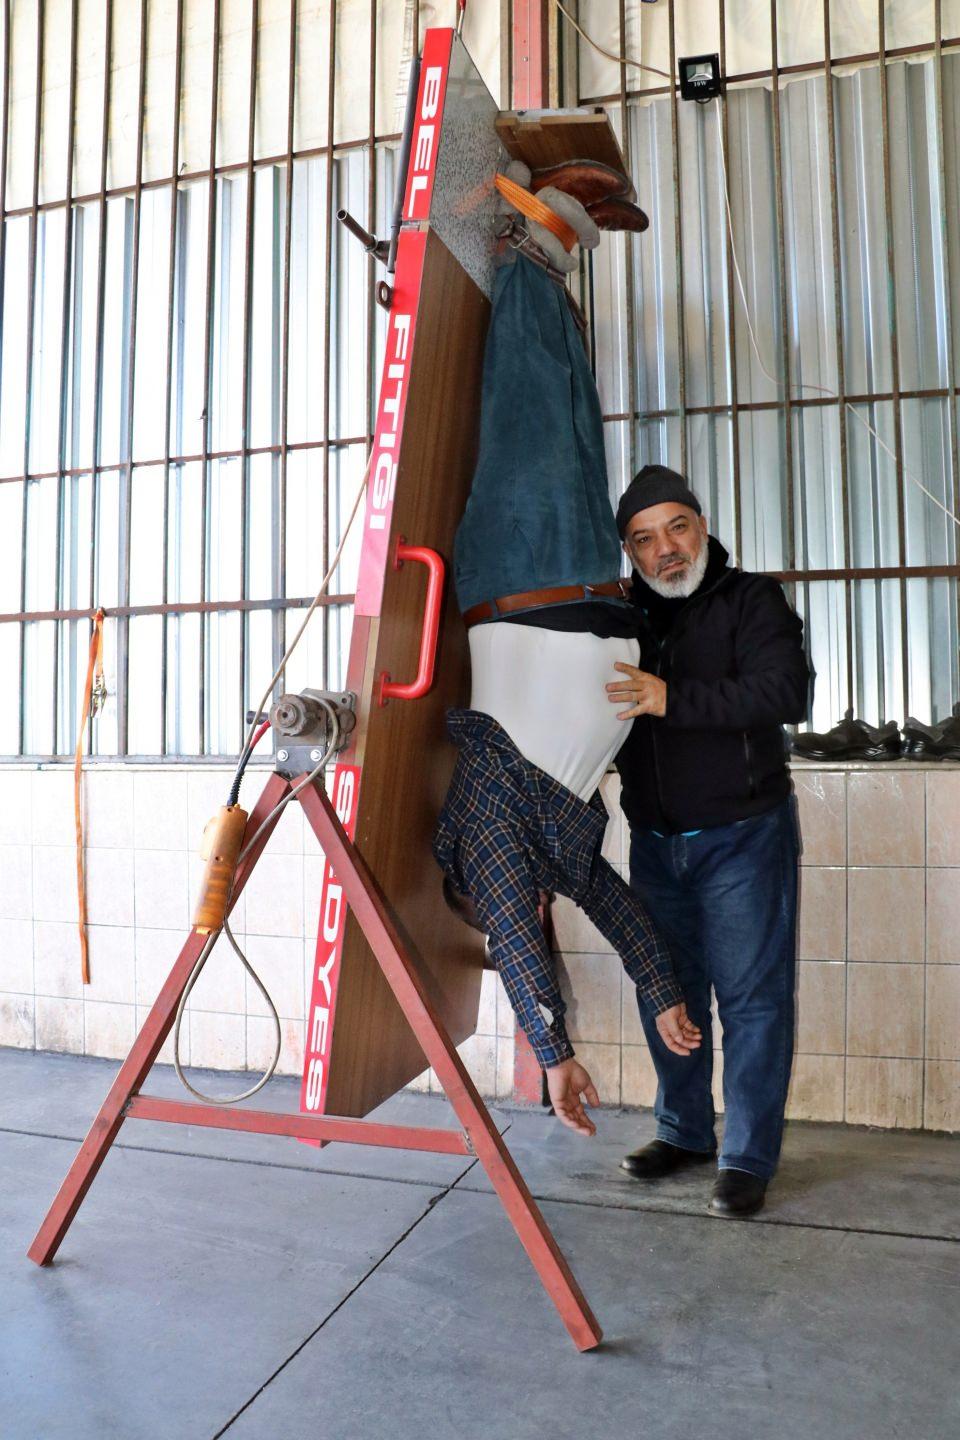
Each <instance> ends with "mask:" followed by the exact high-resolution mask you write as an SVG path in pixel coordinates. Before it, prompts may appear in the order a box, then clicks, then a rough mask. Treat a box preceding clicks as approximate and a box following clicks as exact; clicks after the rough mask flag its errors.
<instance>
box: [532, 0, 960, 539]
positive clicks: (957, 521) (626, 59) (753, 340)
mask: <svg viewBox="0 0 960 1440" xmlns="http://www.w3.org/2000/svg"><path fill="white" fill-rule="evenodd" d="M553 3H554V4H555V5H556V7H557V9H558V10H559V11H560V13H561V15H563V16H564V17H565V19H566V20H567V21H568V23H569V24H570V25H572V26H573V28H574V30H576V31H577V33H578V34H579V35H581V36H582V37H583V39H584V40H585V41H586V42H587V44H588V45H590V46H592V48H593V49H594V50H596V51H597V52H598V54H600V55H603V56H605V57H606V58H607V59H608V60H613V61H614V63H615V64H618V65H621V66H626V65H633V66H635V67H636V68H637V69H638V70H647V71H649V72H650V73H651V74H653V75H663V76H664V78H665V79H667V80H670V79H671V78H672V77H671V76H670V75H667V74H665V72H664V71H663V70H657V69H656V68H655V67H654V66H652V65H642V64H641V63H640V61H639V60H634V59H631V57H630V56H628V55H617V54H614V53H612V52H611V51H609V50H605V49H604V48H603V46H602V45H598V44H597V42H596V41H595V40H593V39H592V38H591V36H589V35H588V34H587V33H586V31H585V30H583V29H581V27H580V26H579V25H578V24H577V22H576V21H575V20H574V19H573V17H572V15H570V13H569V12H568V11H567V10H566V9H565V8H564V6H563V5H562V4H561V0H553ZM716 98H717V134H718V139H719V146H720V168H721V171H722V174H723V199H724V212H725V218H726V223H727V235H728V237H729V241H730V258H731V260H732V262H733V270H734V274H735V275H736V278H737V288H738V290H739V292H740V302H741V304H742V306H743V313H744V318H745V319H746V322H747V333H748V334H749V336H750V345H751V348H752V350H753V353H754V354H755V355H756V357H757V364H758V365H759V366H760V369H761V370H762V371H763V373H764V375H765V376H766V377H767V379H768V380H769V381H770V382H771V383H772V384H773V385H775V386H776V387H777V389H778V390H786V389H787V385H786V382H785V381H783V380H778V379H777V377H776V376H775V375H772V374H771V373H770V371H769V370H768V369H767V367H766V365H765V364H764V362H763V356H762V355H761V353H760V346H759V343H758V341H757V336H756V331H755V329H754V325H753V319H752V317H751V314H750V306H749V304H748V302H747V293H746V288H745V286H744V283H743V276H742V274H741V271H740V262H739V260H738V257H737V247H736V241H735V239H734V234H733V215H732V212H731V208H730V184H729V177H728V174H727V156H726V151H725V149H724V144H723V124H722V111H721V104H722V100H721V97H720V96H717V97H716ZM707 103H709V102H707ZM798 388H799V389H800V390H801V391H802V390H812V391H816V392H817V393H818V394H820V395H825V396H827V397H828V398H829V399H831V400H839V399H840V396H839V395H838V394H837V392H836V391H835V390H831V389H829V388H828V387H827V386H825V385H813V384H811V383H810V382H809V381H799V382H798ZM843 404H844V406H845V407H846V409H847V410H849V412H850V414H851V415H853V416H855V417H856V419H857V420H858V421H859V422H860V424H861V425H862V426H863V427H864V429H865V430H867V431H869V433H870V434H871V435H872V436H873V438H874V440H876V442H877V444H878V445H879V446H880V448H881V450H883V451H885V452H886V454H887V455H889V456H890V458H891V460H892V461H893V462H894V465H896V463H897V457H896V454H895V452H894V451H893V450H891V449H890V446H889V445H888V444H887V443H886V441H885V440H884V439H883V438H882V437H881V436H880V435H879V434H878V433H877V431H876V430H875V429H874V427H873V426H872V425H871V424H870V421H869V420H867V419H866V418H865V416H863V415H861V414H860V412H859V410H858V409H857V408H856V406H854V405H852V404H851V403H850V401H849V400H844V401H843ZM900 468H901V470H902V471H903V474H904V476H905V477H906V479H907V480H909V481H910V482H911V484H913V485H915V486H916V487H917V489H918V490H921V491H922V492H923V494H924V495H926V497H927V499H928V500H931V501H932V502H933V504H934V505H936V506H937V508H938V509H940V510H942V511H943V513H944V515H946V516H947V518H948V519H949V520H952V521H953V523H954V525H957V526H958V527H960V517H958V516H957V515H956V514H954V512H953V511H952V510H951V509H950V508H949V507H948V506H947V505H944V503H943V501H942V500H940V499H938V498H937V496H936V495H934V493H933V491H932V490H929V489H928V488H927V486H926V485H924V483H923V481H922V480H919V479H918V478H917V476H916V475H914V474H913V472H912V471H910V470H908V469H907V466H906V465H905V464H903V463H902V462H901V466H900Z"/></svg>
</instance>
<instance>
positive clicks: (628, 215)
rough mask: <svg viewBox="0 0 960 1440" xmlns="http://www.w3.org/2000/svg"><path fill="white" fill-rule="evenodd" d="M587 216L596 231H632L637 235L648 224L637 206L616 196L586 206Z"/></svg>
mask: <svg viewBox="0 0 960 1440" xmlns="http://www.w3.org/2000/svg"><path fill="white" fill-rule="evenodd" d="M587 214H588V215H589V216H590V219H591V220H592V221H593V222H594V224H595V225H596V227H597V229H598V230H633V231H634V232H635V233H636V234H638V235H639V234H640V233H641V231H643V230H646V228H647V226H648V225H649V224H650V221H649V220H648V218H647V216H646V215H645V214H644V212H643V211H642V210H641V209H640V206H639V205H634V204H633V202H632V201H631V200H621V199H620V198H619V196H616V195H613V196H611V197H610V199H609V200H598V201H597V203H596V204H595V205H588V206H587Z"/></svg>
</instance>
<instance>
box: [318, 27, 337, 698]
mask: <svg viewBox="0 0 960 1440" xmlns="http://www.w3.org/2000/svg"><path fill="white" fill-rule="evenodd" d="M336 56H337V5H336V0H330V29H329V33H328V40H327V151H326V160H327V172H326V191H325V196H324V217H323V234H324V244H325V245H326V253H325V255H324V291H323V398H322V402H321V413H322V415H323V434H324V440H325V442H326V443H325V444H324V446H323V472H322V474H323V512H322V513H323V520H322V523H321V527H320V556H321V570H322V573H323V574H324V575H326V573H327V567H328V566H329V564H330V445H329V439H330V356H331V349H332V347H331V321H332V312H333V307H332V296H331V289H332V281H333V181H334V164H333V126H334V120H335V118H336V98H337V94H336ZM329 656H330V637H329V629H328V626H327V625H326V624H324V625H323V627H322V630H321V633H320V659H321V666H322V669H323V673H324V675H326V674H327V671H328V668H329V663H330V662H329Z"/></svg>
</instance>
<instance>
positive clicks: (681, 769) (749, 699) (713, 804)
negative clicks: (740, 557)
mask: <svg viewBox="0 0 960 1440" xmlns="http://www.w3.org/2000/svg"><path fill="white" fill-rule="evenodd" d="M709 543H710V558H709V561H708V564H707V570H706V573H705V574H704V577H703V580H702V581H701V583H700V587H699V589H697V590H696V591H694V593H693V595H691V596H690V598H689V599H688V600H664V599H662V598H661V597H660V596H658V595H656V594H655V593H654V591H653V590H651V589H650V587H649V585H647V584H646V583H645V581H644V580H643V579H642V578H641V577H640V576H639V575H638V574H637V572H636V571H634V574H633V597H634V603H635V605H636V607H637V612H638V623H639V635H640V668H641V669H642V670H646V671H648V672H649V673H650V674H653V675H659V676H660V677H661V678H662V679H663V680H665V681H666V685H667V713H666V715H664V716H663V717H662V718H661V717H658V716H652V715H643V716H640V717H639V718H638V719H636V720H635V721H634V722H633V728H632V729H631V732H630V734H629V735H628V737H627V740H626V742H625V744H624V746H623V748H622V750H621V751H620V753H619V755H618V756H617V762H616V763H617V768H618V770H619V771H620V777H621V782H622V797H621V803H622V805H623V809H624V812H625V814H626V816H627V819H628V820H629V821H630V824H631V825H632V826H636V827H638V828H641V829H648V830H658V831H660V832H661V833H662V834H676V833H678V832H679V831H683V830H699V829H705V828H706V827H708V826H711V825H728V824H730V823H732V822H733V821H735V820H746V819H748V818H749V817H750V816H752V815H760V814H762V813H763V812H764V811H765V810H770V809H772V808H773V806H774V805H777V804H779V802H780V801H781V800H784V799H785V798H786V797H787V795H788V794H789V793H790V777H789V773H788V771H787V765H786V756H787V749H786V740H785V736H784V733H783V728H782V727H783V725H785V724H787V723H796V722H797V721H799V720H801V719H802V718H803V716H804V714H805V712H806V709H807V697H808V689H809V683H810V672H809V668H808V666H807V661H806V657H805V655H804V653H803V645H802V634H803V622H802V621H801V620H800V618H799V616H798V615H796V614H795V613H794V611H793V610H791V608H790V606H789V605H788V603H787V599H786V596H785V595H784V593H783V590H782V588H781V587H780V584H779V583H778V582H777V581H776V580H773V579H771V578H770V577H769V576H767V575H749V574H745V573H744V572H743V571H742V570H738V569H736V567H735V566H731V565H729V564H728V563H727V562H728V560H729V556H728V554H727V552H726V550H725V549H724V548H723V546H722V545H721V544H720V542H719V541H718V540H716V539H714V537H713V536H711V537H710V542H709Z"/></svg>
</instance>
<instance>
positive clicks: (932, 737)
mask: <svg viewBox="0 0 960 1440" xmlns="http://www.w3.org/2000/svg"><path fill="white" fill-rule="evenodd" d="M903 753H904V755H909V757H910V759H911V760H960V705H954V707H953V714H952V715H951V716H950V719H949V720H940V721H939V722H935V723H934V724H933V725H924V724H923V723H922V722H921V721H919V720H915V719H914V718H913V716H912V715H908V716H907V719H906V720H905V721H904V724H903Z"/></svg>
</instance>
